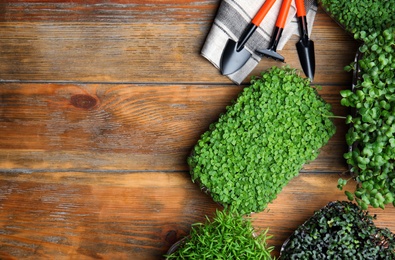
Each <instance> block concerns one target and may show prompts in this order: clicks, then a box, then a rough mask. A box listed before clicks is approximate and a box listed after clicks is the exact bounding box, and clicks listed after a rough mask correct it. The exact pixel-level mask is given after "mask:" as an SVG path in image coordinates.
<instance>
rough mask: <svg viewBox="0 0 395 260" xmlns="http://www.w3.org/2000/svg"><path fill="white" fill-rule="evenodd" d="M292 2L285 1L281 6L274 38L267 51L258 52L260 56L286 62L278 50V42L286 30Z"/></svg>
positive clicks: (290, 0)
mask: <svg viewBox="0 0 395 260" xmlns="http://www.w3.org/2000/svg"><path fill="white" fill-rule="evenodd" d="M291 2H292V0H283V3H282V4H281V8H280V12H279V14H278V17H277V20H276V26H275V28H274V32H273V36H272V39H271V40H270V43H269V47H268V48H267V49H260V50H256V52H257V53H258V54H259V55H260V56H265V57H269V58H273V59H275V60H279V61H282V62H284V57H283V56H281V55H280V54H278V53H277V52H276V50H277V45H278V42H279V41H280V38H281V34H282V33H283V30H284V25H285V22H286V21H287V16H288V12H289V9H290V7H291Z"/></svg>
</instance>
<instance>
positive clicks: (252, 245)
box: [166, 210, 274, 260]
mask: <svg viewBox="0 0 395 260" xmlns="http://www.w3.org/2000/svg"><path fill="white" fill-rule="evenodd" d="M268 239H270V236H268V235H267V230H266V231H264V232H261V233H260V234H258V235H256V233H255V231H254V228H253V226H252V220H251V218H245V217H242V216H241V215H238V214H235V213H234V212H229V211H228V210H226V211H217V212H216V215H215V216H214V218H213V220H210V219H209V218H207V222H206V223H197V224H194V225H193V226H192V230H191V233H190V235H189V236H188V237H186V240H185V241H184V242H183V243H180V246H179V247H178V248H177V249H176V250H175V251H174V252H170V254H169V255H167V256H166V259H259V260H268V259H272V257H271V255H270V252H271V251H273V247H269V246H268V245H267V242H266V241H267V240H268ZM273 259H274V258H273Z"/></svg>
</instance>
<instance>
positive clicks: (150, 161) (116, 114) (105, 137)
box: [0, 83, 347, 172]
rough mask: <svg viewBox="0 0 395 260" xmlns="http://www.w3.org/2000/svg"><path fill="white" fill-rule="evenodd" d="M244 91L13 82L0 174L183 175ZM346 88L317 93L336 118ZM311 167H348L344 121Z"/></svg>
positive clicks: (6, 99) (1, 125)
mask: <svg viewBox="0 0 395 260" xmlns="http://www.w3.org/2000/svg"><path fill="white" fill-rule="evenodd" d="M242 88H243V87H240V86H207V85H166V86H162V85H161V86H158V85H122V84H115V85H109V84H101V85H100V84H99V85H97V84H78V85H77V84H25V83H24V84H16V83H4V84H1V88H0V103H1V104H2V105H1V106H0V129H1V131H2V134H3V135H4V136H7V138H3V139H1V140H0V147H1V148H2V149H1V150H0V155H1V156H0V169H2V170H4V171H8V170H10V171H12V170H16V171H32V170H39V171H42V170H51V171H54V170H56V169H64V170H66V169H67V170H76V171H81V170H99V169H102V170H117V171H127V170H128V169H135V170H140V171H141V170H186V169H187V166H186V158H187V156H188V154H189V153H190V151H191V150H192V148H193V146H194V144H195V143H196V142H197V140H198V139H199V137H200V135H201V134H202V133H203V132H205V131H207V130H208V127H209V125H210V123H212V122H215V121H217V120H218V117H219V115H220V114H221V113H223V112H225V107H226V106H227V105H230V104H231V101H232V100H234V99H236V97H237V95H238V94H239V93H240V92H241V91H242ZM340 90H341V87H336V86H335V87H333V86H324V87H323V88H322V90H321V91H320V92H319V93H320V94H321V95H322V97H323V98H324V99H325V100H327V102H329V103H330V104H331V105H332V107H333V111H334V113H335V114H337V115H345V114H346V113H347V112H346V111H345V109H344V108H343V107H342V106H340V101H339V100H340V95H339V91H340ZM335 123H336V125H337V128H338V131H337V134H336V135H335V136H334V137H333V138H332V139H331V141H330V142H329V143H328V145H327V146H325V147H323V149H322V152H321V155H320V158H319V159H318V160H316V161H314V162H312V163H311V164H308V165H306V167H305V169H306V170H310V171H312V170H314V171H327V172H328V171H341V169H343V170H344V169H345V166H344V160H343V159H342V153H332V151H334V150H335V151H343V152H344V151H345V149H346V146H345V144H344V133H345V131H346V126H345V125H344V120H342V119H340V120H336V121H335Z"/></svg>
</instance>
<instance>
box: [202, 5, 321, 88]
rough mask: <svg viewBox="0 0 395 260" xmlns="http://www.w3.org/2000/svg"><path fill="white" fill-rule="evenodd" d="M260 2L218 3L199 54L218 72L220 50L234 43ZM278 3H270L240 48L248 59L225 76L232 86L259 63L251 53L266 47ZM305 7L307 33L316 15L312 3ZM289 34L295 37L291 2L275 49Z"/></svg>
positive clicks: (297, 31)
mask: <svg viewBox="0 0 395 260" xmlns="http://www.w3.org/2000/svg"><path fill="white" fill-rule="evenodd" d="M264 2H265V0H222V2H221V4H220V6H219V9H218V12H217V15H216V17H215V20H214V23H213V25H212V27H211V30H210V32H209V33H208V35H207V38H206V41H205V43H204V45H203V48H202V50H201V55H202V56H203V57H205V58H206V59H207V60H209V61H210V62H211V63H212V64H213V65H214V66H215V67H216V68H218V69H219V64H220V60H221V55H222V51H223V49H224V48H225V45H226V43H227V41H228V39H229V38H232V39H233V40H235V41H237V40H238V38H239V37H240V36H241V34H242V33H243V31H244V29H245V28H246V27H247V26H248V24H249V23H250V22H251V20H252V19H253V17H254V16H255V14H256V13H257V12H258V10H259V9H260V7H261V6H262V4H263V3H264ZM281 4H282V0H278V1H276V2H275V3H274V4H273V6H272V8H271V9H270V11H269V12H268V14H267V15H266V17H265V18H264V19H263V21H262V23H261V25H260V26H259V28H258V29H257V30H256V31H255V32H254V34H253V35H252V36H251V38H250V39H249V40H248V42H247V43H246V45H245V47H244V48H246V49H247V50H248V51H250V52H251V53H252V56H251V58H250V59H249V60H248V61H247V63H246V64H245V65H244V66H243V67H242V68H241V69H240V70H238V71H236V72H235V73H233V74H230V75H228V77H229V79H230V80H232V81H233V82H234V83H236V84H240V83H241V82H242V81H243V80H244V79H245V78H246V77H247V76H248V75H249V74H250V73H251V71H252V70H253V69H254V68H255V67H256V66H257V65H258V63H259V61H260V60H261V57H260V56H259V55H257V54H256V53H255V50H256V49H264V48H267V47H268V46H269V42H270V39H271V36H272V33H273V30H274V27H275V24H276V20H277V16H278V13H279V10H280V7H281ZM305 7H306V12H307V14H306V19H307V26H308V32H309V34H310V33H311V31H312V26H313V23H314V18H315V15H316V13H317V3H316V0H305ZM293 34H296V35H299V25H298V21H297V18H296V6H295V1H292V4H291V9H290V10H289V13H288V18H287V22H286V25H285V28H284V31H283V33H282V36H281V39H280V42H279V44H278V45H277V50H282V48H283V47H284V45H285V43H286V42H287V41H288V40H289V38H290V37H291V36H292V35H293ZM295 51H296V47H295ZM285 58H286V57H285Z"/></svg>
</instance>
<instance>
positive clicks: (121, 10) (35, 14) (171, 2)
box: [0, 0, 219, 23]
mask: <svg viewBox="0 0 395 260" xmlns="http://www.w3.org/2000/svg"><path fill="white" fill-rule="evenodd" d="M218 4H219V1H218V0H208V1H207V0H161V1H157V0H146V1H139V0H106V1H99V2H98V1H93V0H89V1H83V0H73V1H68V0H23V1H21V0H7V1H3V2H2V3H0V11H1V12H0V14H2V15H1V16H0V22H5V21H6V22H10V21H19V22H26V21H50V22H66V21H67V22H75V21H78V22H83V21H88V22H102V21H105V22H125V23H127V22H133V23H141V22H152V21H155V22H159V21H162V22H169V21H181V22H183V23H198V22H201V21H207V20H212V19H213V16H214V15H215V12H216V8H217V6H218Z"/></svg>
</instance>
